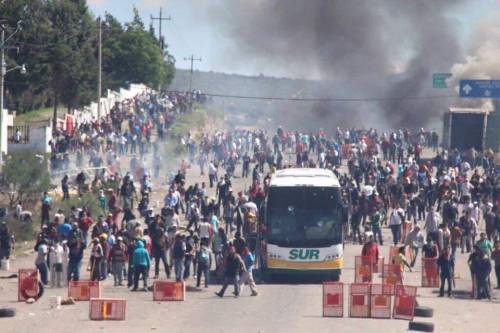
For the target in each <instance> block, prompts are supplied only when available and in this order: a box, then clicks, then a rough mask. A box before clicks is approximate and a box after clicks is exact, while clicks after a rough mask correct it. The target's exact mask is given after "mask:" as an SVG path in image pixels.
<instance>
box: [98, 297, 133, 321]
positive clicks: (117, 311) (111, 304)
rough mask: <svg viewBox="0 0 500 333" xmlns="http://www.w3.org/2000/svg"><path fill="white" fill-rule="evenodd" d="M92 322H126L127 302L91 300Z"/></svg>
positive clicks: (123, 300) (121, 300)
mask: <svg viewBox="0 0 500 333" xmlns="http://www.w3.org/2000/svg"><path fill="white" fill-rule="evenodd" d="M89 304H90V306H89V308H90V309H89V318H90V320H125V315H126V310H127V300H125V299H100V298H91V299H90V302H89Z"/></svg>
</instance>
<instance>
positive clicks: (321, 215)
mask: <svg viewBox="0 0 500 333" xmlns="http://www.w3.org/2000/svg"><path fill="white" fill-rule="evenodd" d="M342 214H343V208H342V202H341V198H340V184H339V181H338V179H337V177H336V176H335V175H334V173H333V172H332V171H330V170H326V169H284V170H279V171H277V172H276V173H275V174H274V175H273V176H272V177H271V181H270V185H269V191H268V194H267V197H266V199H265V202H264V204H263V207H262V224H261V232H260V233H259V235H260V236H259V237H260V239H259V243H260V246H259V247H258V248H259V250H260V252H261V253H259V259H260V267H261V270H262V271H261V273H262V275H263V276H262V277H263V278H264V279H265V278H266V277H270V276H273V275H289V274H291V275H295V276H298V275H306V274H307V275H315V276H321V277H322V278H324V279H328V280H334V281H336V280H338V279H339V277H340V273H341V269H342V258H343V257H342V253H343V236H342V216H343V215H342Z"/></svg>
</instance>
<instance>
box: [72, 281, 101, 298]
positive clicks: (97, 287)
mask: <svg viewBox="0 0 500 333" xmlns="http://www.w3.org/2000/svg"><path fill="white" fill-rule="evenodd" d="M68 297H73V299H74V300H75V301H89V300H90V299H91V298H101V283H100V282H99V281H90V280H81V281H69V283H68Z"/></svg>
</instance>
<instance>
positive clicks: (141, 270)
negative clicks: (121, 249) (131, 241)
mask: <svg viewBox="0 0 500 333" xmlns="http://www.w3.org/2000/svg"><path fill="white" fill-rule="evenodd" d="M132 263H133V265H134V287H133V288H132V291H137V288H138V287H139V277H141V276H142V280H143V288H142V290H143V291H148V272H149V268H150V266H151V261H150V258H149V253H148V251H146V249H145V248H144V243H143V241H142V240H138V241H137V242H136V244H135V250H134V254H133V259H132Z"/></svg>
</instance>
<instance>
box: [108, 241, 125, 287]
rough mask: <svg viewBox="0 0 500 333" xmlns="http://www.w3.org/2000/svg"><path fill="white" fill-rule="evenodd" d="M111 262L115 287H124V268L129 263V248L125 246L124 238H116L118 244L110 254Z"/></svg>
mask: <svg viewBox="0 0 500 333" xmlns="http://www.w3.org/2000/svg"><path fill="white" fill-rule="evenodd" d="M109 260H110V262H111V267H112V270H113V277H114V285H115V286H123V268H124V266H125V262H126V261H127V247H126V246H125V244H123V237H122V236H118V237H117V238H116V243H115V244H114V245H113V247H112V248H111V250H110V252H109Z"/></svg>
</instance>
